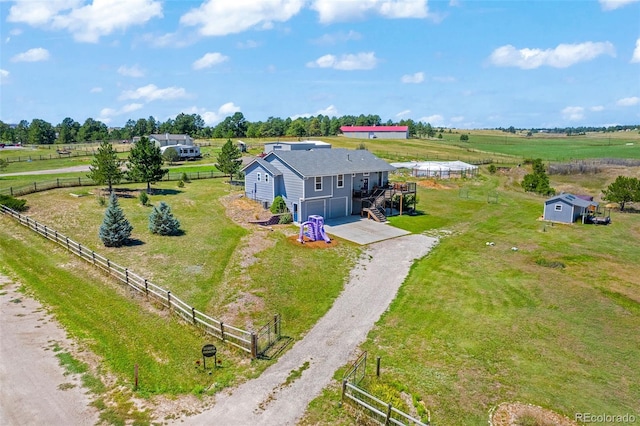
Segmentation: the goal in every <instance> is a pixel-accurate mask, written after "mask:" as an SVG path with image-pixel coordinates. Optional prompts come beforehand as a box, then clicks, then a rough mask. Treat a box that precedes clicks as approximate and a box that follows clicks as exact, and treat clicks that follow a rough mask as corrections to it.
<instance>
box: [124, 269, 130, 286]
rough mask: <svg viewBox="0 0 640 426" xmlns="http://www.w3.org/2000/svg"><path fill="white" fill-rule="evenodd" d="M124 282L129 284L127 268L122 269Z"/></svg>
mask: <svg viewBox="0 0 640 426" xmlns="http://www.w3.org/2000/svg"><path fill="white" fill-rule="evenodd" d="M124 280H125V282H126V283H127V284H129V270H128V269H127V268H125V269H124Z"/></svg>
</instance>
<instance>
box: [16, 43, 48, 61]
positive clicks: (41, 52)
mask: <svg viewBox="0 0 640 426" xmlns="http://www.w3.org/2000/svg"><path fill="white" fill-rule="evenodd" d="M49 57H50V55H49V51H48V50H47V49H43V48H42V47H36V48H34V49H29V50H27V51H26V52H22V53H18V54H17V55H15V56H14V57H13V58H11V62H40V61H46V60H47V59H49Z"/></svg>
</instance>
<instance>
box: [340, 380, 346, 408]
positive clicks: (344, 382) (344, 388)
mask: <svg viewBox="0 0 640 426" xmlns="http://www.w3.org/2000/svg"><path fill="white" fill-rule="evenodd" d="M346 393H347V379H342V395H340V406H342V404H343V403H344V395H345V394H346Z"/></svg>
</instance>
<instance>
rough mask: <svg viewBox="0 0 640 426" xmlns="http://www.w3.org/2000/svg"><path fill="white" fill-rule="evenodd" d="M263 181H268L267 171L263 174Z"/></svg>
mask: <svg viewBox="0 0 640 426" xmlns="http://www.w3.org/2000/svg"><path fill="white" fill-rule="evenodd" d="M264 181H265V182H269V175H268V174H267V173H265V174H264Z"/></svg>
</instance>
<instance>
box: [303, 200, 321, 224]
mask: <svg viewBox="0 0 640 426" xmlns="http://www.w3.org/2000/svg"><path fill="white" fill-rule="evenodd" d="M305 207H306V209H305V210H306V211H305V212H304V214H305V215H306V216H304V217H302V218H301V219H302V220H303V221H305V220H307V217H309V216H311V215H312V214H314V215H318V216H323V217H324V200H313V201H307V202H306V203H305Z"/></svg>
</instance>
